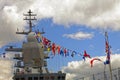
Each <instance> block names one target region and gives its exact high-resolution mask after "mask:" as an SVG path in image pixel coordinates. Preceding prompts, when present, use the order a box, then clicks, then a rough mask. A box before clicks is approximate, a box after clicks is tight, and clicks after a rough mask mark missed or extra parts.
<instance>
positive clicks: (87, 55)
mask: <svg viewBox="0 0 120 80" xmlns="http://www.w3.org/2000/svg"><path fill="white" fill-rule="evenodd" d="M83 56H84V57H88V58H91V57H90V55H89V54H87V52H86V50H84V55H83Z"/></svg>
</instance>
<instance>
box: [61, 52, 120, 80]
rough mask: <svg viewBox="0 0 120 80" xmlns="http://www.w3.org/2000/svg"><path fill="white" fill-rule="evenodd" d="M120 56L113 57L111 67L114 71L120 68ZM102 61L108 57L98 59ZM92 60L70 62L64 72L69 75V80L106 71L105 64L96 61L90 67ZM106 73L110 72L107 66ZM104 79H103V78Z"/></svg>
mask: <svg viewBox="0 0 120 80" xmlns="http://www.w3.org/2000/svg"><path fill="white" fill-rule="evenodd" d="M119 57H120V55H118V54H116V55H112V56H111V66H112V69H115V68H119V67H120V64H118V63H120V59H119ZM98 58H100V59H101V60H103V61H105V59H106V57H105V56H101V57H98ZM90 60H91V59H87V60H86V61H85V62H84V61H72V62H69V63H68V65H67V66H65V67H63V69H62V70H63V72H65V73H67V80H74V79H79V78H82V77H90V76H91V75H93V74H97V73H101V72H103V71H104V64H103V62H99V61H95V62H94V64H93V67H92V68H91V67H90ZM106 71H109V67H108V66H106ZM101 78H102V77H101Z"/></svg>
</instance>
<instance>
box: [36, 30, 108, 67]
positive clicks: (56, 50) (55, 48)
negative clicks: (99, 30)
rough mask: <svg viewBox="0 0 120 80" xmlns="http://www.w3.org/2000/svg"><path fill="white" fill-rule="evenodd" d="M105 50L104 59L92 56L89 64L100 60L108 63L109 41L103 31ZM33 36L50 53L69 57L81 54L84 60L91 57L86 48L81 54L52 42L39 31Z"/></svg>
mask: <svg viewBox="0 0 120 80" xmlns="http://www.w3.org/2000/svg"><path fill="white" fill-rule="evenodd" d="M105 36H106V38H105V47H106V49H105V51H106V53H107V55H106V61H102V60H101V59H99V58H93V59H91V60H90V65H91V67H93V62H94V61H100V62H103V63H104V65H106V64H110V47H109V43H108V39H107V37H108V36H107V33H105ZM35 38H36V39H37V41H38V42H39V43H42V45H43V47H44V49H45V51H48V52H49V51H52V55H54V56H55V55H56V54H59V55H61V56H65V57H67V56H71V57H74V56H75V55H79V56H82V58H83V60H84V61H85V60H86V58H91V56H90V55H89V54H88V53H87V52H86V50H84V53H83V54H81V53H79V52H76V51H74V50H70V49H67V48H64V47H61V46H60V45H57V44H55V43H52V42H51V41H50V40H49V39H47V38H46V37H43V36H41V34H40V32H39V31H38V32H35Z"/></svg>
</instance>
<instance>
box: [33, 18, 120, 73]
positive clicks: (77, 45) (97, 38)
mask: <svg viewBox="0 0 120 80" xmlns="http://www.w3.org/2000/svg"><path fill="white" fill-rule="evenodd" d="M42 28H44V31H45V34H43V36H44V37H46V38H47V39H49V40H51V42H52V43H53V42H54V43H55V44H57V45H60V46H62V47H65V48H67V49H70V50H72V51H76V52H78V53H81V54H84V50H86V51H87V53H88V54H90V55H91V57H96V56H105V36H104V32H105V31H108V35H109V43H110V45H111V47H112V52H113V54H116V53H120V50H119V47H120V45H119V40H120V35H119V34H120V33H119V31H115V32H114V31H111V30H100V29H91V28H88V27H87V26H83V25H75V24H71V25H70V26H64V25H59V24H55V23H53V21H52V19H42V20H40V21H38V24H37V26H36V27H35V29H39V31H41V30H42ZM76 32H84V33H90V34H92V35H93V36H92V38H90V39H89V38H85V39H80V40H78V39H72V38H68V37H66V36H63V35H64V34H73V33H76ZM50 54H52V52H50ZM70 54H71V53H70ZM76 60H77V61H79V60H83V59H82V56H78V55H75V56H74V57H71V56H68V57H63V56H60V55H58V54H56V55H55V57H54V58H51V59H49V60H47V61H48V66H49V69H50V70H55V71H57V70H60V69H61V67H62V66H67V63H68V62H71V61H76Z"/></svg>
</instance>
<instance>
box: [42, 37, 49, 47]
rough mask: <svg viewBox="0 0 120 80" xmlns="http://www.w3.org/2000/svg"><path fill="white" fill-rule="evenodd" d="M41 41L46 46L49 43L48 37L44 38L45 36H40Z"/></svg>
mask: <svg viewBox="0 0 120 80" xmlns="http://www.w3.org/2000/svg"><path fill="white" fill-rule="evenodd" d="M42 42H43V44H44V45H45V46H48V45H49V43H50V40H48V39H47V38H45V37H42Z"/></svg>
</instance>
